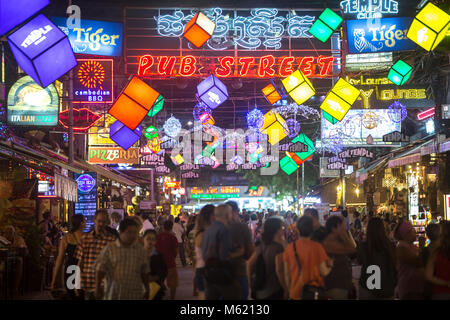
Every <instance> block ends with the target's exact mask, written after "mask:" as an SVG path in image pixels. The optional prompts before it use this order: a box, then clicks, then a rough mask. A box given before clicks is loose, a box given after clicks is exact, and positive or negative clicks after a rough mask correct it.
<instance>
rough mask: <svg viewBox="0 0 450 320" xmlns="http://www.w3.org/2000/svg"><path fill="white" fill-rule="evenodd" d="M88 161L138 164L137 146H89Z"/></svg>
mask: <svg viewBox="0 0 450 320" xmlns="http://www.w3.org/2000/svg"><path fill="white" fill-rule="evenodd" d="M88 162H89V163H101V164H117V163H130V164H139V148H129V149H128V150H124V149H122V148H111V147H89V159H88Z"/></svg>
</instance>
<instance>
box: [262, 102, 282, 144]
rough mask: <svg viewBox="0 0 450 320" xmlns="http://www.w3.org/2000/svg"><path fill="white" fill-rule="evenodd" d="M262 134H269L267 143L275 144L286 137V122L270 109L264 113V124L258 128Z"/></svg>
mask: <svg viewBox="0 0 450 320" xmlns="http://www.w3.org/2000/svg"><path fill="white" fill-rule="evenodd" d="M260 131H261V133H262V134H267V135H268V136H269V143H270V144H276V143H278V142H280V141H281V140H283V139H284V138H285V137H286V135H287V134H286V132H288V129H287V128H286V123H285V121H284V119H283V118H282V117H281V116H280V115H279V114H278V113H276V112H275V111H273V110H271V111H269V112H267V113H266V114H265V115H264V124H263V126H262V127H261V129H260Z"/></svg>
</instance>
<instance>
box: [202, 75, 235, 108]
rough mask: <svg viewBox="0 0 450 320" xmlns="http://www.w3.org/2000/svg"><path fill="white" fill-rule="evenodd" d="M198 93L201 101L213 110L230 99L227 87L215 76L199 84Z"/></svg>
mask: <svg viewBox="0 0 450 320" xmlns="http://www.w3.org/2000/svg"><path fill="white" fill-rule="evenodd" d="M197 93H198V97H199V98H200V100H201V101H203V103H205V104H206V105H207V106H208V107H209V108H211V109H215V108H217V107H218V106H220V105H221V104H222V103H224V102H225V101H226V100H227V99H228V90H227V87H226V86H225V85H224V84H223V82H222V81H220V80H219V79H218V78H217V77H216V76H215V75H213V74H212V75H210V76H209V77H208V78H206V79H205V80H203V81H202V82H200V83H199V84H198V86H197Z"/></svg>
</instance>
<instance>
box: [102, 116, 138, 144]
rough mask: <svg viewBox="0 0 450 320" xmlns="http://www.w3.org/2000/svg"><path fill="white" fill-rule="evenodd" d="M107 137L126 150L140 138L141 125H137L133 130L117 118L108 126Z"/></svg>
mask: <svg viewBox="0 0 450 320" xmlns="http://www.w3.org/2000/svg"><path fill="white" fill-rule="evenodd" d="M109 138H110V139H111V140H112V141H114V142H115V143H117V144H118V145H119V146H120V147H122V149H124V150H128V149H129V148H130V147H131V146H132V145H133V144H135V143H136V141H138V140H139V139H140V138H141V127H140V126H138V127H136V129H135V130H131V129H129V128H128V127H127V126H125V125H124V124H123V123H121V122H120V121H119V120H117V121H116V122H114V123H113V124H111V126H110V128H109Z"/></svg>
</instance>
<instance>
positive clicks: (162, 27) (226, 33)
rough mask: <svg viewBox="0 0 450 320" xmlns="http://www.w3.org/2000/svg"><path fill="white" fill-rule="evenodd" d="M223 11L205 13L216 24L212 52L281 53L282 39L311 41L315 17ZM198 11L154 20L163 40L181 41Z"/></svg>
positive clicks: (267, 11)
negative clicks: (171, 38) (248, 51)
mask: <svg viewBox="0 0 450 320" xmlns="http://www.w3.org/2000/svg"><path fill="white" fill-rule="evenodd" d="M226 11H227V13H224V12H223V10H222V9H221V8H212V9H206V10H202V12H203V13H204V14H206V15H207V16H208V18H210V19H211V20H212V21H213V22H214V23H215V24H216V29H215V30H214V34H213V36H212V37H211V39H209V40H208V41H207V46H208V47H209V48H210V49H211V50H225V49H228V48H230V47H231V48H234V47H235V46H237V47H240V48H243V49H257V48H259V47H261V46H263V47H265V48H266V49H272V50H278V49H280V48H281V46H282V44H281V42H282V40H283V38H286V36H288V37H292V38H312V37H313V36H312V35H311V34H310V33H309V32H308V30H309V28H310V27H311V26H312V24H313V23H314V21H315V20H316V17H314V16H310V15H302V16H300V15H297V14H296V12H295V11H294V10H286V11H285V12H286V14H285V15H283V16H282V15H279V10H278V9H252V10H251V11H250V16H247V17H244V16H240V15H238V11H235V10H226ZM195 13H196V12H195V11H194V10H191V11H190V12H186V11H184V12H183V11H181V10H176V11H174V12H173V13H172V14H165V15H161V14H159V15H158V16H157V17H154V19H155V20H156V24H157V27H156V29H157V32H158V34H159V35H161V36H164V37H180V36H182V34H183V30H184V26H185V25H186V23H187V22H188V21H190V20H191V19H192V18H193V17H194V15H195Z"/></svg>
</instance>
